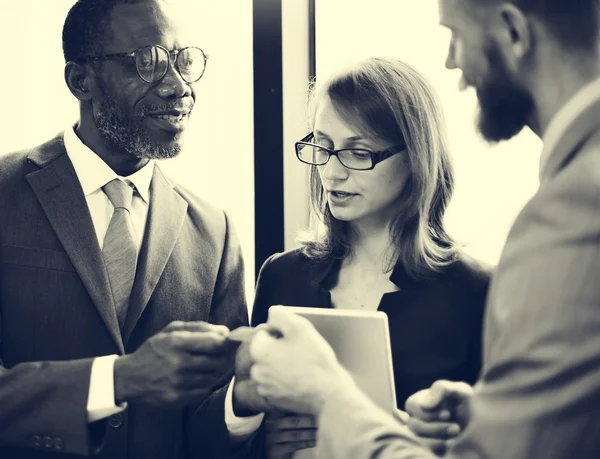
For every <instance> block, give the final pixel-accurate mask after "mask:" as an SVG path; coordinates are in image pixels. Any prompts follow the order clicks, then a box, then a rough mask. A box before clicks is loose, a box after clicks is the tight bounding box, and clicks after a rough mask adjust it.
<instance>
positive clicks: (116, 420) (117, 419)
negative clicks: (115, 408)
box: [108, 413, 123, 429]
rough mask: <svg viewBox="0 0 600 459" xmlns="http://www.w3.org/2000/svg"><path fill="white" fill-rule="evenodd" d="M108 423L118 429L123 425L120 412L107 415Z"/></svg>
mask: <svg viewBox="0 0 600 459" xmlns="http://www.w3.org/2000/svg"><path fill="white" fill-rule="evenodd" d="M108 425H109V426H111V427H112V428H113V429H118V428H119V427H121V426H122V425H123V416H122V415H121V414H120V413H117V414H113V415H111V416H109V417H108Z"/></svg>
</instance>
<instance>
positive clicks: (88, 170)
mask: <svg viewBox="0 0 600 459" xmlns="http://www.w3.org/2000/svg"><path fill="white" fill-rule="evenodd" d="M64 142H65V149H66V150H67V154H68V155H69V159H70V160H71V162H72V163H73V167H74V168H75V173H76V174H77V178H78V179H79V182H80V183H81V188H82V189H83V194H84V195H85V196H87V195H89V194H91V193H93V192H95V191H96V190H98V189H100V188H102V187H103V186H104V185H106V184H107V183H108V182H110V181H112V180H114V179H116V178H120V179H121V180H124V181H129V182H131V183H133V185H134V186H135V189H136V190H137V191H138V193H139V194H140V196H141V197H142V199H143V200H144V201H146V203H147V204H150V183H151V182H152V175H153V173H154V161H152V160H151V161H148V163H147V164H146V165H145V166H144V167H142V168H141V169H140V170H138V171H136V172H135V173H133V174H131V175H129V176H128V177H121V176H119V175H117V173H116V172H115V171H113V170H112V169H111V168H110V167H109V166H108V164H106V163H105V162H104V161H103V160H102V159H101V158H100V156H98V155H97V154H95V153H94V152H93V151H92V150H91V149H90V148H89V147H88V146H86V145H85V144H84V143H83V142H82V141H81V140H80V139H79V137H78V136H77V134H76V133H75V129H74V127H73V126H69V128H68V129H66V130H65V134H64Z"/></svg>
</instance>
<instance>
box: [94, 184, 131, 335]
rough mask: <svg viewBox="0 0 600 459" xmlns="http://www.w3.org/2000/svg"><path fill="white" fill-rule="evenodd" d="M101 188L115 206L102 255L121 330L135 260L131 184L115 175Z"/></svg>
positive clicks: (129, 294)
mask: <svg viewBox="0 0 600 459" xmlns="http://www.w3.org/2000/svg"><path fill="white" fill-rule="evenodd" d="M102 189H103V191H104V193H106V195H107V196H108V199H110V202H111V203H112V205H113V207H114V212H113V216H112V218H111V220H110V223H109V225H108V230H107V231H106V236H105V237H104V246H103V247H102V256H103V257H104V264H105V266H106V270H107V272H108V280H109V282H110V289H111V291H112V295H113V298H114V301H115V308H116V310H117V319H118V320H119V327H120V329H121V330H122V329H123V325H124V324H125V317H126V316H127V308H128V307H129V298H130V296H131V289H132V287H133V280H134V279H135V269H136V264H137V247H136V244H135V239H134V229H133V225H132V222H131V215H130V208H131V201H132V199H133V188H132V187H131V186H129V185H128V184H126V183H125V182H123V181H121V180H119V179H114V180H112V181H111V182H109V183H107V184H106V185H104V187H103V188H102Z"/></svg>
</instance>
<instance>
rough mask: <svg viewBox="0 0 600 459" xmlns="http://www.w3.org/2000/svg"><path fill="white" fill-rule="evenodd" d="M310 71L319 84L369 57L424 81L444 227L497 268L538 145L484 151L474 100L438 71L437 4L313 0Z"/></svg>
mask: <svg viewBox="0 0 600 459" xmlns="http://www.w3.org/2000/svg"><path fill="white" fill-rule="evenodd" d="M315 21H316V73H317V79H319V78H326V77H327V75H328V74H330V73H331V72H333V71H335V70H337V69H339V68H340V67H343V66H344V65H346V64H348V63H350V62H353V61H357V60H360V59H363V58H367V57H371V56H388V57H396V58H399V59H402V60H405V61H406V62H408V63H409V64H412V65H413V66H414V67H416V68H417V69H418V70H419V71H421V72H422V73H423V74H424V75H425V76H426V77H428V79H429V80H430V81H431V83H432V84H433V86H434V87H435V89H436V90H437V92H438V95H439V97H440V99H441V102H442V106H443V109H444V113H445V116H446V123H447V128H448V133H449V140H450V148H451V152H452V156H453V159H454V164H455V169H456V191H455V194H454V198H453V200H452V203H451V205H450V208H449V209H448V213H447V225H448V228H449V230H450V231H451V233H452V234H453V235H454V236H455V237H456V238H457V239H458V240H459V242H462V243H464V244H465V245H466V246H465V251H466V252H468V253H470V254H472V255H473V256H475V257H476V258H479V259H481V260H484V261H487V262H490V263H497V262H498V259H499V256H500V252H501V249H502V247H503V245H504V241H505V239H506V236H507V233H508V230H509V229H510V226H511V225H512V222H513V221H514V219H515V218H516V216H517V214H518V212H519V211H520V209H521V208H522V207H523V205H524V204H525V202H526V201H527V200H528V199H529V198H530V197H531V196H532V194H533V193H534V192H535V190H536V188H537V186H538V181H537V170H538V161H539V154H540V152H541V148H542V145H541V142H540V140H539V139H538V138H537V137H536V136H535V135H533V134H532V133H531V132H530V131H528V130H527V131H525V132H522V133H521V134H519V135H518V136H517V137H515V138H514V139H512V140H511V141H509V142H505V143H502V144H499V145H497V146H490V145H489V144H487V143H485V142H484V141H483V140H481V138H480V137H479V136H478V134H477V133H476V130H475V117H476V108H477V101H476V96H475V93H474V92H473V91H472V90H468V91H466V92H462V93H461V92H459V91H458V80H459V78H460V73H459V71H453V72H451V71H449V70H447V69H446V68H445V67H444V62H445V59H446V51H447V47H448V44H449V39H450V34H449V32H448V31H446V29H444V28H442V27H441V26H439V20H438V11H437V2H429V1H427V2H415V1H412V0H397V1H389V0H369V1H363V0H360V1H358V0H316V16H315Z"/></svg>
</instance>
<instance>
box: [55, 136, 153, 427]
mask: <svg viewBox="0 0 600 459" xmlns="http://www.w3.org/2000/svg"><path fill="white" fill-rule="evenodd" d="M64 142H65V149H66V150H67V155H69V159H70V160H71V163H73V168H74V169H75V173H76V174H77V178H78V179H79V183H80V185H81V188H82V190H83V194H84V195H85V200H86V202H87V205H88V209H89V212H90V216H91V218H92V223H93V225H94V230H95V231H96V237H97V238H98V245H99V246H100V249H102V246H103V245H104V237H105V236H106V231H107V230H108V225H109V223H110V219H111V218H112V214H113V212H114V207H113V205H112V203H111V202H110V199H108V196H107V195H106V193H104V191H103V190H102V187H103V186H104V185H106V184H107V183H108V182H110V181H112V180H114V179H120V180H123V181H124V182H126V183H127V184H128V185H130V186H133V187H134V193H133V199H132V201H131V209H130V215H131V222H132V225H133V229H134V231H135V235H134V241H135V243H136V247H137V249H138V253H139V250H140V247H141V245H142V239H143V238H144V231H145V228H146V221H147V220H148V208H149V206H150V183H151V182H152V174H153V172H154V162H153V161H149V162H148V163H147V164H146V165H145V166H144V167H142V168H141V169H140V170H138V171H137V172H135V173H134V174H132V175H130V176H129V177H119V176H118V175H117V173H116V172H115V171H113V170H112V169H111V168H110V167H109V166H108V164H106V163H105V162H104V161H103V160H102V159H101V158H100V157H99V156H98V155H97V154H95V153H94V152H93V151H92V150H90V148H89V147H87V146H86V145H85V144H84V143H83V142H82V141H81V140H80V139H79V137H77V134H76V133H75V130H74V128H73V127H69V128H67V129H66V130H65V133H64ZM116 359H117V355H107V356H102V357H98V358H96V359H94V363H93V364H92V371H91V375H90V389H89V395H88V403H87V413H88V421H89V422H93V421H97V420H99V419H103V418H106V417H108V416H110V415H112V414H115V413H118V412H120V411H122V410H124V409H125V408H126V407H127V404H126V403H124V404H122V405H120V406H117V405H115V391H114V389H115V388H114V383H113V381H114V362H115V360H116Z"/></svg>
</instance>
